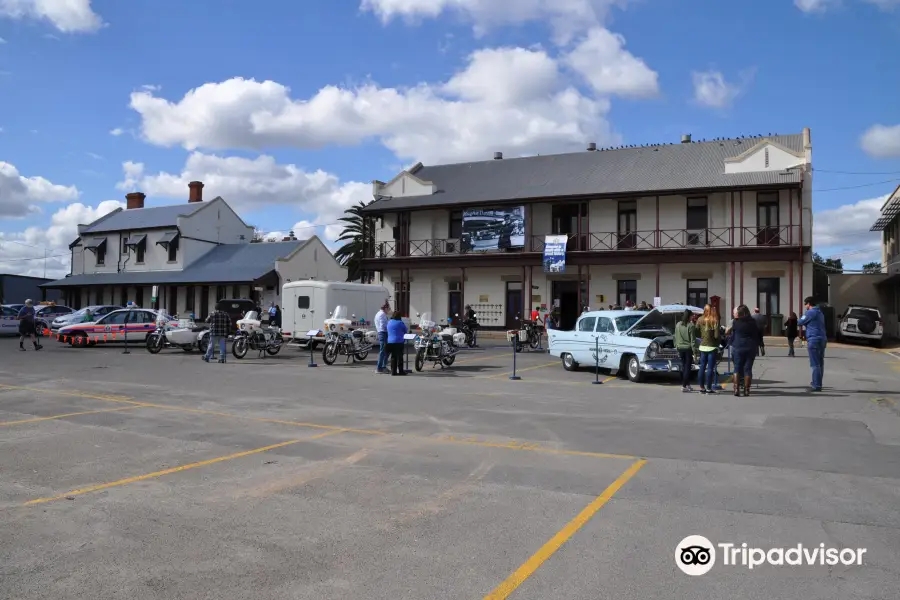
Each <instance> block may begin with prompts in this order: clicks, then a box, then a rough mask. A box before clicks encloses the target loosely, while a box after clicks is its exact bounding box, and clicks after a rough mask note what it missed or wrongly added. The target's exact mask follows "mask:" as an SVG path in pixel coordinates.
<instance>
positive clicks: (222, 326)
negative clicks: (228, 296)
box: [203, 308, 231, 363]
mask: <svg viewBox="0 0 900 600" xmlns="http://www.w3.org/2000/svg"><path fill="white" fill-rule="evenodd" d="M206 322H207V323H209V348H207V349H206V354H205V355H204V356H203V360H205V361H206V362H209V361H210V360H211V359H213V358H215V356H216V342H218V343H219V362H220V363H223V362H225V341H226V340H227V338H228V334H229V333H231V317H230V316H229V315H228V313H227V312H225V311H223V310H219V309H218V308H217V309H216V310H214V311H213V313H212V314H211V315H209V316H208V317H207V318H206Z"/></svg>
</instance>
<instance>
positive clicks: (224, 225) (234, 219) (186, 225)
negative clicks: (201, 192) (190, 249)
mask: <svg viewBox="0 0 900 600" xmlns="http://www.w3.org/2000/svg"><path fill="white" fill-rule="evenodd" d="M178 229H179V231H181V235H182V237H184V238H193V239H196V240H206V241H208V242H216V243H219V244H240V243H244V242H247V243H249V242H250V240H252V239H253V228H252V227H250V226H249V225H247V224H246V223H244V222H243V221H242V220H241V218H240V217H239V216H238V215H237V213H235V212H234V211H233V210H232V209H231V207H230V206H228V204H227V203H226V202H225V201H223V200H219V199H216V200H212V201H210V202H208V203H207V204H206V206H204V207H203V208H201V209H200V210H198V211H197V212H195V213H193V214H191V215H189V216H186V217H179V218H178Z"/></svg>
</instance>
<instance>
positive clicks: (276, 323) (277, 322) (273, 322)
mask: <svg viewBox="0 0 900 600" xmlns="http://www.w3.org/2000/svg"><path fill="white" fill-rule="evenodd" d="M269 325H270V326H272V327H278V328H279V329H281V308H279V306H278V305H277V304H276V305H275V315H274V316H273V317H270V318H269Z"/></svg>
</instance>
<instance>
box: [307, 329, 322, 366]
mask: <svg viewBox="0 0 900 600" xmlns="http://www.w3.org/2000/svg"><path fill="white" fill-rule="evenodd" d="M318 335H319V330H318V329H310V330H309V331H307V332H306V336H307V337H308V338H309V363H308V364H307V365H306V366H307V367H318V366H319V365H317V364H316V362H315V360H314V359H313V345H314V344H313V338H316V337H318Z"/></svg>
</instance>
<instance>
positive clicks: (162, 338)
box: [146, 310, 209, 354]
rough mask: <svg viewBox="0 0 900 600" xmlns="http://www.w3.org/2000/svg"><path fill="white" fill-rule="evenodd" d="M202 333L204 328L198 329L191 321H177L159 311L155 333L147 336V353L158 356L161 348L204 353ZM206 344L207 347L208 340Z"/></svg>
mask: <svg viewBox="0 0 900 600" xmlns="http://www.w3.org/2000/svg"><path fill="white" fill-rule="evenodd" d="M203 331H204V327H203V326H199V327H198V326H197V324H196V323H195V322H194V320H193V319H190V318H188V319H178V318H177V317H173V316H170V315H169V314H168V313H167V312H166V311H165V310H161V311H159V313H157V316H156V331H154V332H153V333H151V334H150V335H148V336H147V341H146V347H147V352H149V353H150V354H159V351H160V350H162V349H163V348H181V349H182V350H184V351H185V352H191V351H192V350H194V349H195V348H196V349H199V350H200V351H201V352H205V351H206V348H205V347H204V346H203V344H202V340H203ZM206 343H207V346H208V345H209V338H207V339H206Z"/></svg>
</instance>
